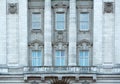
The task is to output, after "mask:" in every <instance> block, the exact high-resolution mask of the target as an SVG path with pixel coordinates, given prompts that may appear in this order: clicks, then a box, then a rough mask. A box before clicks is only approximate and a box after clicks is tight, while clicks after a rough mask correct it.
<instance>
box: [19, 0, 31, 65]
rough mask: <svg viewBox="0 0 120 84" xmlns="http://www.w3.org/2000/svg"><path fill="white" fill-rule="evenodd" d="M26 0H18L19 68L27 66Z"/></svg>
mask: <svg viewBox="0 0 120 84" xmlns="http://www.w3.org/2000/svg"><path fill="white" fill-rule="evenodd" d="M27 2H28V0H19V64H20V65H21V66H27V64H28V59H29V58H28V54H27V50H28V45H27V44H28V42H27V39H28V36H27V32H28V31H27V30H28V29H27V28H28V27H27V24H28V23H27V17H28V15H27V12H28V5H27V4H28V3H27Z"/></svg>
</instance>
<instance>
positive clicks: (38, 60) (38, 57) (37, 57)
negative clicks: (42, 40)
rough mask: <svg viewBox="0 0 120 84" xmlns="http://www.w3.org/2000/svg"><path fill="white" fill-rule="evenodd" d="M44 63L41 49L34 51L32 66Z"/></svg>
mask: <svg viewBox="0 0 120 84" xmlns="http://www.w3.org/2000/svg"><path fill="white" fill-rule="evenodd" d="M41 65H42V56H41V51H40V50H33V51H32V66H41Z"/></svg>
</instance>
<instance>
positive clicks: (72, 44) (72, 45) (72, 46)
mask: <svg viewBox="0 0 120 84" xmlns="http://www.w3.org/2000/svg"><path fill="white" fill-rule="evenodd" d="M69 4H70V15H69V55H68V58H69V59H68V65H69V66H73V65H76V38H77V37H76V35H77V32H76V31H77V28H76V0H70V1H69Z"/></svg>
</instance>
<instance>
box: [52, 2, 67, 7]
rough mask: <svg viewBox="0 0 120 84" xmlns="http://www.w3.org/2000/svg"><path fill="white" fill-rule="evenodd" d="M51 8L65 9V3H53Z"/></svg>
mask: <svg viewBox="0 0 120 84" xmlns="http://www.w3.org/2000/svg"><path fill="white" fill-rule="evenodd" d="M53 7H54V8H57V7H58V8H59V7H61V8H67V4H65V3H63V2H57V3H55V4H54V5H53Z"/></svg>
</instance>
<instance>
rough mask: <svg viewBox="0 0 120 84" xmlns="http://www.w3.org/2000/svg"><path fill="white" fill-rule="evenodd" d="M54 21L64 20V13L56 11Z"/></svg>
mask: <svg viewBox="0 0 120 84" xmlns="http://www.w3.org/2000/svg"><path fill="white" fill-rule="evenodd" d="M56 21H63V22H64V13H57V14H56Z"/></svg>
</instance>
